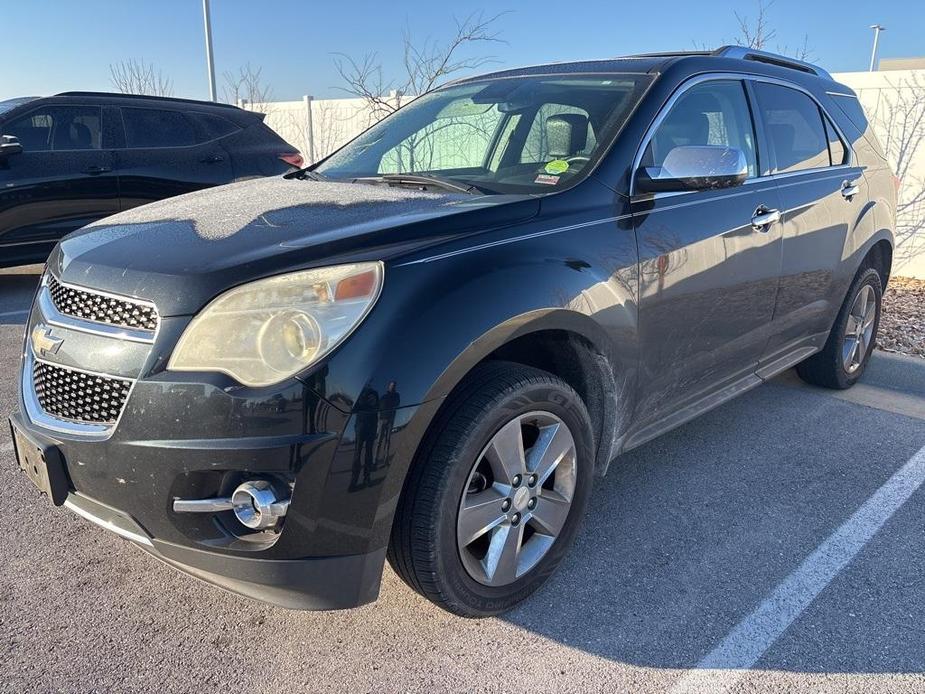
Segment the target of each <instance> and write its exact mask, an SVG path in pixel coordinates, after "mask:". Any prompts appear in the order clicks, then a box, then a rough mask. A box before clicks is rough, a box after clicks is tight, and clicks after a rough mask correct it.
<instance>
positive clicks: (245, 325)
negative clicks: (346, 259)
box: [167, 263, 383, 386]
mask: <svg viewBox="0 0 925 694" xmlns="http://www.w3.org/2000/svg"><path fill="white" fill-rule="evenodd" d="M382 275H383V270H382V263H358V264H356V265H338V266H335V267H326V268H319V269H317V270H304V271H302V272H294V273H292V274H288V275H281V276H279V277H270V278H269V279H265V280H258V281H256V282H251V283H250V284H245V285H243V286H241V287H237V288H235V289H231V290H229V291H227V292H225V293H224V294H222V295H221V296H219V297H218V298H217V299H215V300H214V301H212V302H211V303H210V304H209V305H208V306H206V307H205V308H204V309H203V310H202V311H201V312H200V313H199V314H198V315H197V316H196V317H195V318H194V319H193V320H192V322H191V323H190V324H189V326H187V328H186V331H185V332H184V333H183V337H181V338H180V342H179V344H177V348H176V349H175V350H174V353H173V356H171V358H170V363H169V364H168V365H167V368H168V369H169V370H171V371H220V372H222V373H226V374H228V375H229V376H231V377H232V378H234V379H236V380H238V381H240V382H241V383H243V384H244V385H247V386H268V385H272V384H274V383H279V382H280V381H282V380H284V379H286V378H289V377H290V376H293V375H294V374H296V373H298V372H299V371H301V370H302V369H304V368H305V367H307V366H310V365H311V364H313V363H314V362H316V361H318V360H319V359H321V358H322V357H324V356H325V355H326V354H327V353H328V352H330V351H331V350H332V349H334V348H335V347H336V346H337V345H338V344H339V343H340V342H341V341H343V340H344V339H345V338H346V337H347V336H348V335H349V334H350V332H351V331H352V330H353V329H354V328H355V327H356V326H357V325H359V324H360V323H361V322H362V321H363V319H364V318H365V317H366V315H367V314H368V313H369V311H370V309H371V308H372V307H373V304H374V303H376V299H377V298H378V296H379V290H380V289H381V288H382Z"/></svg>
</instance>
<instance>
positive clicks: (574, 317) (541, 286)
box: [306, 219, 638, 554]
mask: <svg viewBox="0 0 925 694" xmlns="http://www.w3.org/2000/svg"><path fill="white" fill-rule="evenodd" d="M621 224H624V225H625V226H624V225H621ZM508 238H510V237H508ZM514 238H515V240H514V241H512V242H507V241H505V243H504V244H502V245H494V246H488V247H482V248H476V249H471V250H470V249H467V250H465V251H464V252H460V253H458V254H454V255H452V256H445V255H444V256H440V259H438V260H434V261H429V260H425V261H424V262H421V261H417V260H415V261H411V262H405V263H404V264H397V265H391V266H388V267H387V268H386V275H385V284H384V287H383V292H382V295H381V297H380V299H379V302H378V303H377V305H376V307H375V308H374V310H373V311H372V312H371V313H370V316H369V318H368V319H367V320H366V322H364V324H363V325H362V326H361V327H360V328H359V329H358V330H357V331H356V332H355V333H354V334H353V335H352V336H351V337H350V338H349V339H348V340H347V342H345V344H344V345H342V346H341V348H340V349H338V350H337V351H336V353H335V354H334V355H333V357H332V358H331V359H329V360H328V361H327V362H326V363H325V364H324V366H323V367H320V368H319V369H317V370H316V371H315V372H314V373H311V374H309V376H308V377H307V379H306V380H307V381H308V382H309V384H310V385H311V386H312V388H314V390H315V391H316V392H317V393H318V394H319V395H321V396H323V397H324V398H326V399H327V400H328V402H329V403H331V404H332V405H334V406H336V407H338V408H339V409H342V410H344V411H345V412H350V413H351V417H350V420H349V421H348V422H347V423H346V426H345V427H344V429H343V432H342V435H341V437H340V442H339V444H338V449H337V452H336V453H335V456H334V459H333V461H332V464H331V467H330V470H329V472H328V476H327V481H326V483H325V485H324V487H323V488H322V489H319V490H318V491H319V493H318V498H319V499H321V500H322V501H321V504H322V508H321V509H320V514H319V515H320V517H321V518H323V519H324V521H323V522H319V526H324V527H325V528H326V529H327V530H328V532H325V533H324V535H325V539H324V541H323V542H324V544H321V543H322V538H321V537H318V538H317V542H318V543H319V544H318V546H317V547H316V548H315V549H316V550H317V551H319V552H321V553H327V554H333V553H363V552H369V551H374V550H377V549H380V548H381V547H383V546H384V545H385V544H387V542H388V536H389V532H390V529H391V525H392V517H393V515H394V511H395V508H396V506H397V504H398V500H399V498H400V496H401V492H402V489H403V486H404V483H405V479H406V476H407V472H408V468H409V466H410V465H411V462H412V461H413V459H414V456H415V454H416V451H417V449H418V446H419V445H420V442H421V441H422V440H423V439H424V436H425V434H426V432H427V431H428V428H429V427H430V425H431V423H432V422H433V420H434V418H435V417H436V416H437V414H438V412H439V409H440V406H441V405H442V403H443V402H444V399H445V398H446V396H447V395H449V394H450V393H451V392H452V391H453V389H454V388H455V387H456V386H457V385H458V384H459V383H460V382H461V381H462V380H463V379H464V378H465V377H466V375H467V374H468V373H469V372H470V371H471V369H472V368H473V367H475V366H476V365H477V364H478V363H479V362H481V361H482V360H484V359H485V358H486V357H488V356H489V355H491V354H492V353H493V352H495V351H496V350H498V349H499V348H500V347H502V346H504V345H508V344H510V343H511V342H512V341H513V340H516V339H518V338H523V337H525V336H529V335H532V334H538V333H541V332H547V331H559V332H563V333H568V334H569V335H571V336H572V337H574V338H577V339H579V340H580V341H581V343H582V344H584V345H587V346H588V350H589V352H591V353H593V354H592V357H593V358H594V359H595V360H596V362H597V364H598V366H603V367H606V368H609V369H610V370H611V371H612V373H613V375H614V382H615V383H616V386H615V387H614V388H612V389H610V390H609V391H607V395H608V397H610V401H609V402H610V403H611V412H612V416H611V418H610V420H608V421H606V422H604V424H603V426H605V427H606V426H612V425H614V424H615V423H617V422H626V421H627V420H628V417H626V416H624V417H621V416H620V413H627V412H630V411H631V409H632V406H633V395H634V391H635V378H636V369H637V362H638V352H637V288H638V279H637V265H636V244H635V238H634V236H633V232H632V229H631V227H629V225H628V224H626V223H625V222H623V223H621V222H615V221H614V220H613V219H610V220H609V221H605V222H601V223H594V224H590V225H587V226H584V227H582V228H581V229H578V230H575V231H574V232H572V233H570V234H569V235H567V236H566V235H564V234H563V235H559V234H550V235H548V236H544V237H541V238H536V237H535V236H534V237H533V238H532V240H531V241H530V243H529V244H528V243H518V242H517V241H516V239H517V238H518V237H516V236H515V237H514ZM480 241H482V242H483V245H486V246H487V244H486V239H485V238H484V237H482V239H480ZM602 258H605V259H607V262H606V263H602V262H601V260H600V259H602ZM390 384H391V385H390ZM387 394H388V397H389V402H390V404H391V405H393V406H395V407H397V409H396V410H395V411H394V416H391V415H388V414H383V413H382V412H380V413H379V415H378V419H377V414H376V412H374V411H373V408H375V407H376V403H377V402H378V403H381V402H382V401H383V400H384V398H385V397H387ZM617 404H619V409H620V413H613V410H615V409H616V408H617V406H618V405H617ZM383 422H386V424H385V427H384V428H383ZM614 428H616V427H614ZM386 430H388V432H389V433H384V432H385V431H386ZM609 443H610V444H611V446H614V444H613V442H609ZM614 447H615V446H614ZM614 447H608V450H607V451H606V452H601V451H600V450H599V458H601V457H602V456H603V457H604V458H607V459H606V460H605V461H604V464H606V462H609V457H608V455H609V453H611V452H612V451H613V450H614ZM367 471H369V472H370V478H369V481H368V482H367V480H366V475H367Z"/></svg>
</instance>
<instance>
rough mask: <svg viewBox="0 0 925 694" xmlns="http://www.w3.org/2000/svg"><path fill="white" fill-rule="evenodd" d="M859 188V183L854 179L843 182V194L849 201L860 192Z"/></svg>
mask: <svg viewBox="0 0 925 694" xmlns="http://www.w3.org/2000/svg"><path fill="white" fill-rule="evenodd" d="M858 190H859V189H858V184H857V183H855V182H854V181H845V182H844V183H842V184H841V195H842V197H843V198H844V199H845V200H847V201H848V202H851V198H853V197H854V196H855V195H857V194H858Z"/></svg>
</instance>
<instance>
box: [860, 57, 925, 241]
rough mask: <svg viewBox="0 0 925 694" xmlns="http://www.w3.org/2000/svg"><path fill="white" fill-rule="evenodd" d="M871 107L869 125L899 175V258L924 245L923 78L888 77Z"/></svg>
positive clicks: (924, 135) (924, 81) (924, 93)
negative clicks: (897, 79)
mask: <svg viewBox="0 0 925 694" xmlns="http://www.w3.org/2000/svg"><path fill="white" fill-rule="evenodd" d="M887 84H888V85H889V86H888V88H886V89H882V90H880V95H879V97H878V99H877V103H876V105H875V106H874V108H873V109H872V113H871V124H872V125H873V127H874V129H875V130H876V132H877V135H878V136H879V137H880V141H881V142H882V143H883V148H884V151H885V153H886V156H887V159H889V161H890V165H891V166H892V167H893V171H894V172H895V173H896V175H897V176H898V177H899V180H900V189H899V198H898V200H897V205H896V250H897V253H898V254H899V257H909V256H911V255H912V254H913V253H916V252H921V251H922V250H923V246H925V238H923V232H925V178H923V177H922V175H920V174H917V171H921V170H922V166H923V164H925V79H923V78H921V77H920V76H918V75H913V76H911V77H908V78H904V79H902V80H900V81H899V82H894V81H892V80H887Z"/></svg>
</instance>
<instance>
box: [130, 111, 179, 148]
mask: <svg viewBox="0 0 925 694" xmlns="http://www.w3.org/2000/svg"><path fill="white" fill-rule="evenodd" d="M122 121H123V123H125V144H126V147H128V148H129V149H152V148H158V147H189V146H190V145H195V144H196V142H197V137H196V130H195V128H194V127H193V124H192V122H190V120H189V119H188V118H187V117H186V116H185V115H184V114H182V113H180V112H179V111H168V110H166V109H153V108H123V109H122Z"/></svg>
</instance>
